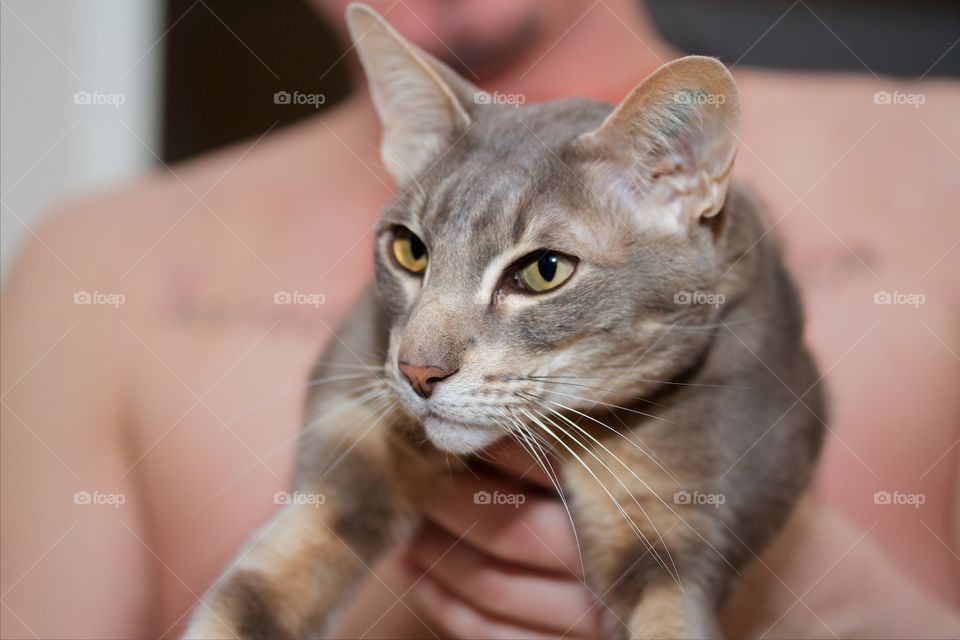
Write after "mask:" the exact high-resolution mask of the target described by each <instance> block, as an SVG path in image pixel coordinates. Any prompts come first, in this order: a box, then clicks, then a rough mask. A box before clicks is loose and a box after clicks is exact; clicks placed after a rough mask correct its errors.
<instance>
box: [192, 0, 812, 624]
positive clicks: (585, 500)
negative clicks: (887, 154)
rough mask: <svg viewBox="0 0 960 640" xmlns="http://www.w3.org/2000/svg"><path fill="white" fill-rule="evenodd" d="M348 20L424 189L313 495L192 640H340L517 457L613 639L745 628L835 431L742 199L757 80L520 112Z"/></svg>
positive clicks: (403, 166)
mask: <svg viewBox="0 0 960 640" xmlns="http://www.w3.org/2000/svg"><path fill="white" fill-rule="evenodd" d="M347 23H348V27H349V30H350V33H351V36H352V38H353V41H354V44H355V46H356V49H357V51H358V52H359V55H360V59H361V62H362V64H363V67H364V70H365V72H366V75H367V77H368V79H369V89H370V92H371V94H372V98H373V103H374V106H375V108H376V112H377V114H378V116H379V118H380V120H381V124H382V130H383V132H382V145H381V157H382V159H383V163H384V165H385V167H386V168H387V170H388V171H389V172H390V173H391V174H392V176H393V177H394V178H395V179H396V181H397V184H398V185H399V187H400V190H399V194H398V195H397V196H396V197H395V198H394V199H393V200H392V201H391V202H390V203H388V204H387V205H386V207H385V208H384V210H383V212H382V214H381V217H380V219H379V222H378V223H377V227H376V234H377V235H376V243H375V263H376V277H375V283H374V284H373V285H371V287H370V288H369V289H368V290H367V291H366V292H365V293H364V294H363V295H362V296H361V299H360V300H359V302H358V303H357V305H356V307H355V308H354V310H353V311H352V313H351V314H350V315H349V316H348V318H347V319H346V321H345V322H344V323H343V324H342V325H341V326H340V328H339V329H338V331H337V334H336V338H335V340H334V341H333V342H332V344H331V345H330V346H329V347H328V348H327V349H326V351H325V353H324V354H323V355H322V356H321V357H320V359H319V360H318V362H317V364H316V367H315V369H314V371H313V373H312V376H311V385H312V391H311V393H310V394H309V397H308V399H307V403H306V411H305V414H306V417H305V422H304V427H303V428H302V430H301V433H300V436H299V442H298V456H297V467H296V472H295V476H294V481H293V488H292V491H293V492H294V493H293V494H292V495H293V496H294V497H295V498H296V496H308V497H309V496H314V497H316V499H315V500H312V501H311V500H301V499H291V500H290V501H289V504H286V505H284V506H283V507H282V508H281V510H280V511H279V512H278V514H277V515H276V516H275V517H274V518H273V519H272V520H271V521H270V522H268V523H267V524H266V525H265V526H264V527H263V529H261V530H260V531H259V532H258V533H256V534H255V535H254V536H253V537H252V538H251V542H250V543H249V544H248V546H247V547H246V548H245V549H244V550H243V552H242V553H241V554H240V555H239V556H238V558H237V559H236V560H235V561H234V563H233V564H232V565H230V567H229V568H228V569H227V571H226V572H225V573H224V575H223V576H221V578H220V579H219V580H218V581H217V583H216V584H215V585H214V586H213V587H212V588H211V589H210V591H209V592H208V594H207V595H206V597H205V598H204V599H203V600H202V602H201V603H200V605H198V607H197V609H196V611H195V614H194V617H193V619H192V622H191V624H190V625H189V627H188V629H187V633H186V635H187V637H190V638H221V637H227V638H229V637H238V638H280V637H303V636H315V635H317V634H323V633H325V632H328V631H329V629H330V626H331V624H332V622H333V621H334V620H335V616H336V613H337V611H338V609H339V608H340V607H341V606H342V605H343V603H344V601H345V600H346V599H347V598H348V597H349V595H350V593H351V591H352V590H353V589H355V588H356V587H357V586H358V584H359V583H360V581H361V580H362V578H363V577H364V575H365V574H366V572H367V567H368V566H371V565H372V564H373V563H374V562H376V561H377V559H378V558H380V557H381V556H382V555H383V554H384V553H385V552H386V551H387V550H388V549H390V548H391V547H392V546H394V545H395V544H397V543H398V542H399V541H402V540H403V539H404V537H405V536H407V535H409V534H410V533H411V531H412V530H413V528H414V527H415V526H416V525H417V522H418V513H419V512H420V511H421V510H422V507H423V505H425V504H426V503H427V502H428V501H429V500H430V499H431V497H433V496H435V495H438V492H440V491H442V490H444V488H445V487H447V486H449V485H450V483H451V479H452V474H451V470H454V471H455V470H456V469H457V468H462V467H464V466H465V465H467V464H469V463H470V461H471V459H473V456H474V454H478V453H480V452H484V451H487V450H489V448H490V447H491V446H492V445H494V444H495V443H497V442H499V441H501V440H502V439H504V438H511V437H512V438H514V439H515V440H516V442H517V443H518V444H520V445H521V446H522V447H524V448H525V449H527V450H528V451H529V452H530V455H531V456H532V457H533V458H534V459H535V460H537V461H538V462H539V463H541V464H542V465H543V466H544V467H545V469H547V470H548V471H549V472H550V473H551V475H552V476H553V477H555V478H556V479H557V480H559V481H560V486H561V487H562V489H563V496H564V497H565V498H566V500H567V504H568V505H569V513H570V515H571V521H572V524H573V525H574V527H575V530H576V531H577V533H578V541H579V544H580V546H581V554H582V557H583V569H584V571H585V576H586V583H587V585H588V586H589V587H590V588H591V589H592V590H593V592H594V593H597V594H605V595H604V596H603V598H602V604H603V618H604V633H605V635H606V636H610V637H636V638H667V637H677V638H681V637H682V638H688V637H714V636H719V635H721V633H722V630H721V628H720V626H719V623H718V609H719V607H720V605H721V604H722V602H723V599H724V597H725V595H726V593H727V592H728V591H729V588H730V586H731V584H732V583H733V581H734V579H735V578H736V576H737V574H738V573H739V572H740V570H741V569H742V568H743V567H744V566H745V565H746V563H747V562H749V561H750V560H751V559H752V558H753V556H754V554H756V553H759V552H760V550H761V549H762V548H763V547H764V545H765V544H766V543H767V542H768V541H769V540H770V539H771V538H772V536H773V535H774V534H775V533H776V532H777V531H778V529H779V528H780V527H781V526H782V524H783V523H784V521H785V519H786V517H787V515H788V514H789V512H790V510H791V508H792V506H793V505H794V503H795V502H796V500H797V498H798V496H799V494H800V493H801V492H802V491H803V489H804V488H805V486H806V485H807V483H808V480H809V478H810V475H811V470H812V469H813V467H814V465H815V462H816V459H817V456H818V452H819V449H820V445H821V441H822V438H823V433H824V429H825V423H824V420H825V409H824V398H823V391H822V390H821V384H820V383H821V378H820V376H819V375H818V373H817V369H816V367H815V365H814V364H813V361H812V358H811V357H810V355H809V354H808V352H807V351H806V349H805V347H804V346H803V341H802V337H803V320H802V317H803V316H802V310H801V307H800V303H799V300H798V295H797V292H796V290H795V288H794V286H793V284H792V282H791V279H790V277H789V275H788V274H787V272H786V271H785V268H784V266H783V264H782V261H781V258H780V257H779V254H778V251H777V248H776V246H775V245H774V243H773V241H772V240H771V238H769V237H768V236H767V234H766V233H765V232H764V229H763V226H762V224H761V222H760V218H759V214H758V211H759V205H758V204H757V203H756V202H755V200H754V199H753V198H752V197H751V196H750V194H749V193H748V192H747V191H746V190H745V189H743V188H742V187H740V186H739V185H737V184H735V183H732V182H731V180H730V171H731V166H732V164H733V160H734V155H735V152H736V146H737V137H738V132H739V118H740V108H739V96H738V92H737V88H736V85H735V84H734V80H733V78H732V76H731V75H730V73H729V72H728V71H727V69H726V68H725V67H724V66H723V65H722V64H721V63H720V62H718V61H717V60H715V59H712V58H706V57H698V56H690V57H685V58H681V59H679V60H676V61H673V62H671V63H669V64H666V65H664V66H663V67H662V68H660V69H659V70H658V71H656V72H655V73H654V74H652V75H651V76H650V77H648V78H647V79H646V80H644V81H643V82H642V83H641V84H640V85H639V86H637V87H636V88H635V89H634V90H633V91H632V92H631V93H630V94H629V95H628V96H627V97H626V98H625V99H624V100H623V101H622V102H621V103H620V104H619V105H618V106H616V107H613V106H611V105H607V104H601V103H597V102H593V101H589V100H584V99H563V100H556V101H550V102H545V103H540V104H530V105H523V106H519V107H518V106H517V105H515V104H498V102H501V101H497V100H492V99H491V96H490V94H488V93H485V92H483V91H481V90H480V89H478V88H477V87H475V86H472V85H471V84H470V83H469V82H467V81H466V80H464V79H463V78H461V77H459V76H458V75H457V74H456V73H455V72H453V71H452V70H451V69H449V68H448V67H446V66H445V65H443V64H442V63H440V62H439V61H438V60H436V59H434V58H433V57H431V56H430V55H428V54H427V53H425V52H424V51H422V50H420V49H418V48H417V47H416V46H414V45H413V44H411V43H409V42H407V41H406V40H405V39H404V38H403V37H401V36H400V35H399V34H398V33H397V32H396V31H394V30H393V28H391V27H390V26H389V25H388V24H387V23H386V22H385V21H384V20H382V19H381V18H380V17H379V16H378V15H377V14H376V13H375V12H374V11H373V10H372V9H370V8H369V7H367V6H365V5H362V4H353V5H351V6H350V7H349V8H348V9H347ZM371 357H376V358H377V360H376V361H371V360H370V358H371ZM348 363H353V364H348ZM358 363H360V364H358ZM345 371H346V373H345ZM554 474H555V475H554Z"/></svg>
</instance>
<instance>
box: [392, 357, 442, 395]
mask: <svg viewBox="0 0 960 640" xmlns="http://www.w3.org/2000/svg"><path fill="white" fill-rule="evenodd" d="M400 373H402V374H403V376H404V377H405V378H406V379H407V380H408V381H409V382H410V386H411V387H413V390H414V391H416V392H417V394H419V395H420V397H421V398H429V397H430V394H431V393H433V388H434V387H435V386H436V385H437V383H438V382H440V381H441V380H443V379H445V378H449V377H450V376H451V375H452V374H449V373H447V372H446V371H444V370H443V369H441V368H440V367H418V366H416V365H413V364H407V363H406V362H401V363H400Z"/></svg>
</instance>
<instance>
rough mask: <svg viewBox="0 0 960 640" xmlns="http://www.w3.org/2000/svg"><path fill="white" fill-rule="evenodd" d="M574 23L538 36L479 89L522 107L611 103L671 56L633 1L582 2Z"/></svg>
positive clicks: (668, 49) (671, 52)
mask: <svg viewBox="0 0 960 640" xmlns="http://www.w3.org/2000/svg"><path fill="white" fill-rule="evenodd" d="M574 20H575V22H573V23H572V26H570V24H569V23H568V24H565V25H562V26H561V27H562V28H558V29H556V30H554V31H551V32H549V33H545V34H543V35H541V36H540V37H539V38H538V41H537V43H536V45H535V46H533V47H531V48H530V50H529V51H528V52H527V53H526V54H525V55H524V56H523V57H522V58H519V59H518V60H517V61H516V62H515V63H514V64H513V65H511V66H510V67H509V68H508V69H505V70H503V71H501V72H500V73H498V74H497V75H496V76H494V77H490V78H483V79H481V80H480V82H479V84H480V85H481V86H483V88H485V89H487V90H489V91H499V92H501V93H512V94H519V95H522V96H524V98H525V99H526V101H527V102H540V101H543V100H551V99H555V98H562V97H570V96H580V97H585V98H593V99H595V100H604V101H607V102H617V101H619V100H621V99H622V98H623V97H625V96H626V94H627V93H628V92H629V91H630V89H632V88H633V86H635V85H636V84H639V83H640V81H642V80H643V79H644V78H646V77H647V76H648V75H650V73H652V72H653V71H654V70H655V69H657V68H658V67H659V66H660V65H662V64H664V63H665V62H668V61H670V60H672V59H673V58H675V57H677V53H676V52H675V51H674V50H672V48H671V47H670V46H669V45H668V44H667V43H666V42H665V41H664V40H663V39H662V38H661V37H660V36H659V34H658V33H657V32H656V30H655V29H654V28H653V25H652V24H651V23H650V21H649V19H648V18H647V16H646V15H644V13H643V8H642V7H641V6H639V3H638V2H637V1H636V0H613V1H609V2H598V3H594V4H593V5H587V4H586V3H585V6H584V9H583V10H582V13H580V14H579V15H578V16H576V17H575V18H574Z"/></svg>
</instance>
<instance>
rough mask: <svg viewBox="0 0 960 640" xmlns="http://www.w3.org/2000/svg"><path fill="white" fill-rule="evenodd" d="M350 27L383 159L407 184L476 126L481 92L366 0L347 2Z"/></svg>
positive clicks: (395, 177) (391, 170) (398, 178)
mask: <svg viewBox="0 0 960 640" xmlns="http://www.w3.org/2000/svg"><path fill="white" fill-rule="evenodd" d="M347 27H348V28H349V30H350V36H351V38H352V39H353V44H354V46H355V47H356V49H357V53H359V55H360V61H361V63H362V64H363V69H364V71H365V73H366V76H367V80H368V81H369V83H370V94H371V97H372V98H373V105H374V107H375V108H376V111H377V116H378V117H379V118H380V123H381V125H382V127H383V135H382V139H381V143H380V156H381V159H382V160H383V163H384V165H385V166H386V167H387V170H388V171H390V173H391V175H393V177H394V179H395V180H396V181H397V183H398V184H400V185H404V184H407V183H409V182H410V181H412V180H414V179H416V177H417V176H418V175H419V174H420V173H421V172H422V171H424V170H425V169H426V168H428V167H429V166H430V164H431V162H433V161H435V160H436V158H437V157H439V156H440V154H442V153H443V152H444V151H445V150H446V148H447V147H448V145H450V144H452V143H453V142H454V140H456V139H457V137H458V136H460V135H462V133H463V131H465V130H466V129H467V127H469V126H470V123H471V117H470V114H469V111H468V108H469V107H468V105H469V104H470V102H471V101H475V96H476V95H478V94H479V93H481V92H480V90H479V89H477V88H476V87H474V86H473V85H471V84H470V83H469V82H467V81H466V80H464V79H463V78H461V77H460V76H458V75H457V74H456V73H455V72H454V71H452V70H451V69H450V68H449V67H447V66H446V65H444V64H443V63H442V62H440V61H439V60H437V59H436V58H434V57H433V56H431V55H430V54H428V53H427V52H425V51H423V50H422V49H420V48H419V47H417V46H416V45H414V44H413V43H411V42H409V41H408V40H407V39H406V38H404V37H403V36H401V35H400V34H399V33H397V31H396V30H395V29H394V28H393V27H391V26H390V25H389V24H387V22H386V21H385V20H384V19H383V18H382V17H380V15H378V14H377V12H376V11H374V10H373V9H371V8H370V7H369V6H367V5H365V4H362V3H358V2H355V3H352V4H351V5H350V6H349V7H348V8H347Z"/></svg>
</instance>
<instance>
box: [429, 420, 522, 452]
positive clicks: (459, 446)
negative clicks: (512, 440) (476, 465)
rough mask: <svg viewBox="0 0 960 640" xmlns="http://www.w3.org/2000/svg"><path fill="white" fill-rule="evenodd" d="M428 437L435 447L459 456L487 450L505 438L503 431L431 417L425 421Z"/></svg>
mask: <svg viewBox="0 0 960 640" xmlns="http://www.w3.org/2000/svg"><path fill="white" fill-rule="evenodd" d="M423 428H424V430H425V431H426V432H427V437H428V438H430V442H432V443H433V445H434V446H435V447H437V448H438V449H440V450H442V451H448V452H450V453H455V454H457V455H467V454H470V453H475V452H477V451H480V450H481V449H485V448H487V447H489V446H490V445H492V444H493V443H495V442H496V441H497V440H499V439H500V438H502V437H503V436H504V432H503V430H501V429H497V428H494V427H485V426H477V425H469V424H464V423H462V422H454V421H451V420H445V419H444V418H438V417H436V416H429V417H427V418H426V419H425V420H424V421H423Z"/></svg>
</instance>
